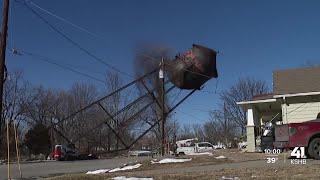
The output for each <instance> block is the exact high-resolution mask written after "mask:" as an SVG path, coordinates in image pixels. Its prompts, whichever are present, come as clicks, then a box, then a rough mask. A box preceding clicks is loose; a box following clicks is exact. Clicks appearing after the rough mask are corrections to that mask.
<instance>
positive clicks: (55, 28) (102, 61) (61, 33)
mask: <svg viewBox="0 0 320 180" xmlns="http://www.w3.org/2000/svg"><path fill="white" fill-rule="evenodd" d="M23 4H24V5H25V7H27V9H28V10H29V11H30V12H32V13H33V14H34V15H35V16H37V17H38V18H39V19H40V20H41V21H42V22H43V23H45V24H46V25H48V26H49V27H50V28H51V29H52V30H53V31H55V32H56V33H57V34H59V35H60V36H61V37H63V38H64V39H65V40H67V41H68V42H69V43H71V44H72V45H73V46H75V47H77V48H78V49H80V50H81V51H83V52H84V53H86V54H87V55H88V56H90V57H91V58H93V59H94V60H96V61H98V62H100V63H102V64H104V65H105V66H107V67H108V68H110V69H112V70H113V71H116V72H118V73H120V74H123V75H126V76H129V77H131V78H135V77H134V76H133V75H131V74H129V73H126V72H123V71H121V70H119V69H118V68H116V67H115V66H113V65H111V64H109V63H107V62H105V61H104V60H103V59H101V58H99V57H97V56H96V55H94V54H93V53H91V52H90V51H89V50H87V49H86V48H84V47H82V46H81V45H80V44H79V43H77V42H76V41H74V40H73V39H72V38H71V37H69V36H68V35H66V34H65V33H63V32H62V31H61V30H59V29H58V28H57V27H56V26H54V25H52V24H51V23H50V22H49V21H48V20H47V19H45V18H44V17H43V16H41V15H40V14H39V13H38V12H36V11H35V10H34V9H32V8H31V7H30V6H29V5H28V4H27V3H26V2H25V3H23Z"/></svg>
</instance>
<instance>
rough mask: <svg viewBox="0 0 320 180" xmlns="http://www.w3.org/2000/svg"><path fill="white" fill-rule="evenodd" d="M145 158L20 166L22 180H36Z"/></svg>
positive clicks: (14, 169)
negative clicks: (25, 179) (23, 179)
mask: <svg viewBox="0 0 320 180" xmlns="http://www.w3.org/2000/svg"><path fill="white" fill-rule="evenodd" d="M145 159H147V157H130V158H114V159H101V160H100V159H99V160H84V161H58V162H56V161H50V162H38V163H25V164H21V169H22V175H23V178H28V179H37V178H41V177H48V176H52V175H58V174H65V173H78V172H86V171H89V170H95V169H108V168H115V167H119V166H121V165H123V164H125V163H130V162H132V163H133V162H135V161H142V160H145ZM11 176H12V178H18V177H19V171H18V166H17V165H16V164H12V165H11ZM6 178H7V165H0V180H3V179H6Z"/></svg>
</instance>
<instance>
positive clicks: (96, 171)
mask: <svg viewBox="0 0 320 180" xmlns="http://www.w3.org/2000/svg"><path fill="white" fill-rule="evenodd" d="M109 170H110V169H98V170H95V171H88V172H87V173H86V174H103V173H106V172H108V171H109Z"/></svg>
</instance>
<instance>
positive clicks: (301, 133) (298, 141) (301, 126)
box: [274, 119, 320, 159]
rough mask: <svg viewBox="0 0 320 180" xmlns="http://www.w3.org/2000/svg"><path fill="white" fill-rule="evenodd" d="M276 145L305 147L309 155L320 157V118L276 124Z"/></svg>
mask: <svg viewBox="0 0 320 180" xmlns="http://www.w3.org/2000/svg"><path fill="white" fill-rule="evenodd" d="M274 147H275V148H281V149H293V148H295V147H305V149H306V154H307V156H308V157H311V158H314V159H320V119H316V120H312V121H306V122H302V123H291V124H283V125H278V126H276V127H275V142H274Z"/></svg>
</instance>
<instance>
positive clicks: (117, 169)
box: [109, 164, 142, 172]
mask: <svg viewBox="0 0 320 180" xmlns="http://www.w3.org/2000/svg"><path fill="white" fill-rule="evenodd" d="M141 165H142V164H136V165H128V166H124V167H121V168H114V169H111V170H110V171H109V172H117V171H125V170H132V169H137V168H139V167H140V166H141Z"/></svg>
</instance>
